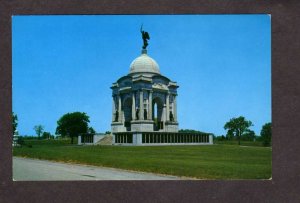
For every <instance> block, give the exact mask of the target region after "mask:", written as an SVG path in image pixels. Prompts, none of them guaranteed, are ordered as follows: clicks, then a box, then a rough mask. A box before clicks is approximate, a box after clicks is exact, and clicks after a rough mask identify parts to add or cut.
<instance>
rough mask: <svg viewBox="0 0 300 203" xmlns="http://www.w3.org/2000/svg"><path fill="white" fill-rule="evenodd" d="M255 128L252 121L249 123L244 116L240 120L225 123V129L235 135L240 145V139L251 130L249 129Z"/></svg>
mask: <svg viewBox="0 0 300 203" xmlns="http://www.w3.org/2000/svg"><path fill="white" fill-rule="evenodd" d="M250 126H253V124H252V122H251V121H247V120H246V119H245V118H244V117H243V116H240V117H238V118H232V119H230V121H228V122H227V123H225V125H224V129H225V130H228V132H227V133H229V132H230V131H231V132H232V133H234V134H235V136H236V137H237V139H238V142H239V145H240V144H241V141H240V138H241V136H242V134H243V133H244V132H245V131H247V130H249V127H250Z"/></svg>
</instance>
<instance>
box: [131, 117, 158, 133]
mask: <svg viewBox="0 0 300 203" xmlns="http://www.w3.org/2000/svg"><path fill="white" fill-rule="evenodd" d="M153 124H154V122H153V121H152V120H135V121H131V131H132V132H152V131H153Z"/></svg>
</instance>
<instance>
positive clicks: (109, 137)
mask: <svg viewBox="0 0 300 203" xmlns="http://www.w3.org/2000/svg"><path fill="white" fill-rule="evenodd" d="M112 141H113V136H112V135H106V136H105V137H103V138H102V139H101V140H99V141H98V142H97V143H96V145H112Z"/></svg>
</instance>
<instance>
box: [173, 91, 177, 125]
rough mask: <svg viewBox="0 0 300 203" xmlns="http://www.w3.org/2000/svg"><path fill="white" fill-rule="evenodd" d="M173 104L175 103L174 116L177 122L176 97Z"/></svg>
mask: <svg viewBox="0 0 300 203" xmlns="http://www.w3.org/2000/svg"><path fill="white" fill-rule="evenodd" d="M173 103H174V106H173V107H174V108H173V114H174V115H173V116H174V121H176V122H177V102H176V95H174V98H173Z"/></svg>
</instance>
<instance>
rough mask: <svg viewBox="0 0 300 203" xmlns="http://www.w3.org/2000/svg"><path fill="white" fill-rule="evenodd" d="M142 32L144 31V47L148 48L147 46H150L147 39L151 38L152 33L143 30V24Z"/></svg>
mask: <svg viewBox="0 0 300 203" xmlns="http://www.w3.org/2000/svg"><path fill="white" fill-rule="evenodd" d="M141 33H142V38H143V42H144V45H143V49H146V47H147V46H148V41H147V40H150V35H149V33H148V32H145V31H144V30H143V25H142V26H141Z"/></svg>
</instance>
